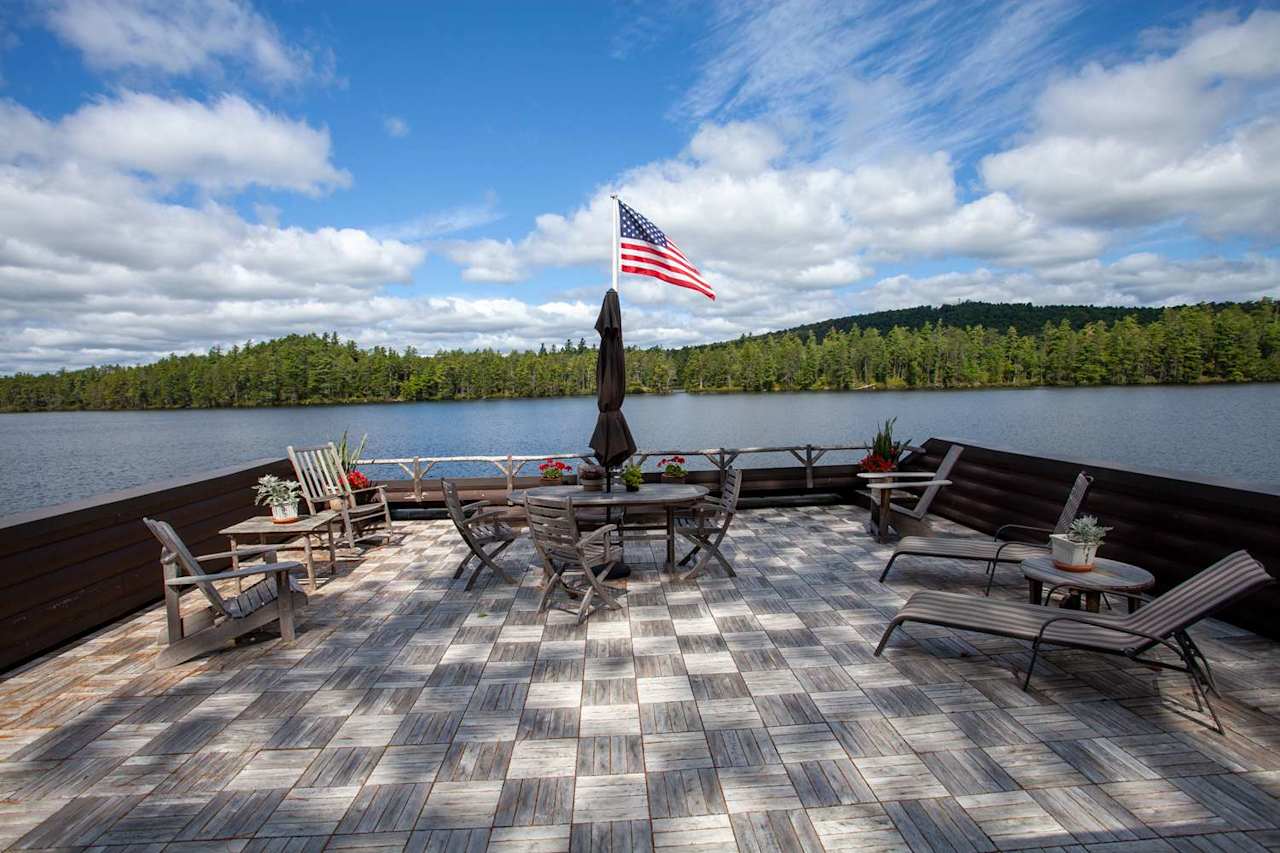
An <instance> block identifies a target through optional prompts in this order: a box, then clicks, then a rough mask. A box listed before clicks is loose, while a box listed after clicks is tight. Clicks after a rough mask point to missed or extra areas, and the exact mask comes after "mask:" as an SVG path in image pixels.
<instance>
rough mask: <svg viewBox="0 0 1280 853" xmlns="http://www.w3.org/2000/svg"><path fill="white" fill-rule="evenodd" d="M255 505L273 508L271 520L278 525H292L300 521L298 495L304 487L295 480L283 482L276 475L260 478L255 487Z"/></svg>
mask: <svg viewBox="0 0 1280 853" xmlns="http://www.w3.org/2000/svg"><path fill="white" fill-rule="evenodd" d="M254 490H255V491H256V492H257V495H258V496H257V498H256V499H255V500H254V503H256V504H259V505H262V504H266V505H267V506H269V507H271V520H272V521H274V522H275V523H276V524H292V523H293V522H295V521H297V520H298V493H299V492H301V491H302V486H301V485H299V484H298V482H297V481H295V480H281V479H280V478H279V477H277V476H275V475H274V474H266V475H264V476H263V477H261V478H259V480H258V485H257V486H255V487H254Z"/></svg>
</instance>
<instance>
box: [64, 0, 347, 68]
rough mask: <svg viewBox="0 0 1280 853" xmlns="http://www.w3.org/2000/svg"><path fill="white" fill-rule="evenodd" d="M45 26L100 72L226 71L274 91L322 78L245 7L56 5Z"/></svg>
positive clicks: (221, 0)
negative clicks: (243, 73)
mask: <svg viewBox="0 0 1280 853" xmlns="http://www.w3.org/2000/svg"><path fill="white" fill-rule="evenodd" d="M47 20H48V24H49V27H50V29H52V30H53V31H54V32H55V33H56V34H57V35H58V36H59V38H61V39H62V40H63V41H66V42H67V43H69V44H71V45H73V46H74V47H76V48H77V49H78V50H79V51H80V52H81V53H82V54H83V55H84V58H85V61H86V62H87V63H88V64H89V65H91V66H92V67H94V68H97V69H100V70H105V71H120V70H143V71H155V72H159V73H163V74H170V75H177V76H190V75H195V74H222V73H224V72H225V70H226V68H227V66H228V65H231V66H235V67H243V68H246V69H248V70H249V71H251V72H252V73H254V74H256V75H258V76H259V77H261V78H262V79H263V80H265V81H266V82H269V83H275V84H279V83H297V82H299V81H301V80H303V79H305V78H306V77H308V76H310V75H312V74H314V73H316V72H317V71H320V72H321V73H324V72H323V68H322V65H323V63H319V62H318V61H317V58H316V56H315V55H314V54H313V53H312V52H310V51H307V50H305V49H303V48H301V47H299V46H297V45H292V44H289V43H287V42H286V41H285V40H284V39H283V38H281V36H280V33H279V32H278V31H277V29H276V27H275V26H274V25H273V24H272V23H271V22H270V21H269V20H267V19H266V18H265V17H263V16H262V15H260V14H258V12H256V11H255V10H254V9H253V7H252V5H251V4H250V3H248V2H245V0H55V2H52V3H50V4H49V5H48V7H47Z"/></svg>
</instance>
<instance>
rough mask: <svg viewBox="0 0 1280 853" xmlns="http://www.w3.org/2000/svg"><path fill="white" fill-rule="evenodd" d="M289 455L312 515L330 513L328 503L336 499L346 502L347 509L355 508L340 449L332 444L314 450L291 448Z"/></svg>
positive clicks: (313, 448)
mask: <svg viewBox="0 0 1280 853" xmlns="http://www.w3.org/2000/svg"><path fill="white" fill-rule="evenodd" d="M288 452H289V461H290V462H292V463H293V471H294V473H295V474H296V475H297V476H298V482H299V483H300V484H301V485H302V497H303V498H304V499H305V500H306V502H307V508H308V509H309V510H310V511H311V514H312V515H314V514H315V513H317V512H320V511H322V510H325V509H328V502H329V501H330V500H332V499H335V498H337V499H341V500H344V501H346V502H347V505H348V506H354V505H355V501H354V499H353V497H352V495H351V486H350V484H348V483H347V478H346V477H345V476H343V473H342V462H341V461H339V458H338V449H337V448H336V447H334V445H333V442H332V441H331V442H329V443H328V444H318V445H315V446H314V447H289V448H288Z"/></svg>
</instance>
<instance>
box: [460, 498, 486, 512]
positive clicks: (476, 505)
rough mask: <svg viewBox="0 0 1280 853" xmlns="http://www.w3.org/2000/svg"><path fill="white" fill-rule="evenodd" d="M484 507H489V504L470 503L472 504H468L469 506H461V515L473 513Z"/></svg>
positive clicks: (481, 502) (483, 502) (482, 502)
mask: <svg viewBox="0 0 1280 853" xmlns="http://www.w3.org/2000/svg"><path fill="white" fill-rule="evenodd" d="M486 506H489V502H488V501H472V502H471V503H469V504H463V505H462V514H463V515H466V514H467V513H469V512H474V511H475V510H478V509H481V508H483V507H486Z"/></svg>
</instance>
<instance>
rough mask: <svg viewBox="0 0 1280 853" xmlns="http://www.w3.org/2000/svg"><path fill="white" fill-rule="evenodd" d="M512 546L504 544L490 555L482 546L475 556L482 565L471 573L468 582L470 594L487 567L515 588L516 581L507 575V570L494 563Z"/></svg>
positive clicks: (467, 587) (508, 543) (467, 588)
mask: <svg viewBox="0 0 1280 853" xmlns="http://www.w3.org/2000/svg"><path fill="white" fill-rule="evenodd" d="M510 546H511V543H510V542H503V543H502V544H501V545H499V546H498V547H497V548H494V549H493V551H492V552H489V553H486V552H485V550H484V547H483V546H480V547H479V548H478V549H477V550H476V552H475V554H474V556H475V557H476V558H477V559H478V560H479V561H480V563H479V564H478V565H477V566H476V570H475V571H474V572H472V573H471V578H470V579H469V580H468V581H467V586H466V590H467V591H468V592H470V591H471V588H472V587H473V586H475V585H476V579H477V578H479V577H480V573H481V572H482V571H484V568H485V567H486V566H488V567H489V569H490V570H492V571H493V573H494V574H496V575H498V576H499V577H500V578H502V580H503V581H504V582H506V583H507V584H510V585H513V586H514V585H515V583H516V582H515V580H514V579H513V578H512V577H511V576H510V575H508V574H507V571H506V569H504V568H502V566H500V565H499V564H498V563H496V562H494V559H495V558H496V557H497V556H498V555H499V554H501V553H502V552H503V551H505V550H507V548H509V547H510Z"/></svg>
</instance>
